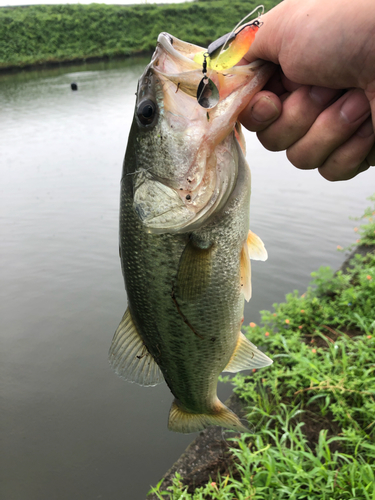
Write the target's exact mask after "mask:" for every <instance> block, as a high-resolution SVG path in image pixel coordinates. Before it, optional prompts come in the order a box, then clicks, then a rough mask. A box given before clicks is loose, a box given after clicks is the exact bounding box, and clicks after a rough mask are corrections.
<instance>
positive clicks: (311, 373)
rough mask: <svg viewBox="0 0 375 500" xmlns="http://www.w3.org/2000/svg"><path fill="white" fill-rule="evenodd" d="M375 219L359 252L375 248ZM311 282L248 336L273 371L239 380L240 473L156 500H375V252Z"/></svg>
mask: <svg viewBox="0 0 375 500" xmlns="http://www.w3.org/2000/svg"><path fill="white" fill-rule="evenodd" d="M371 199H372V201H373V202H375V197H372V198H371ZM374 215H375V206H374V207H372V208H369V209H367V210H366V212H365V214H364V217H365V218H366V222H365V223H364V224H362V225H361V226H360V227H359V228H358V233H359V236H360V238H359V243H363V244H366V245H374V244H375V217H373V216H374ZM312 276H313V280H312V283H311V286H310V287H309V289H308V290H307V292H306V293H304V294H302V295H300V294H299V293H298V292H294V293H291V294H289V295H287V297H286V301H285V302H284V303H282V304H274V311H272V312H270V311H263V312H262V321H261V323H262V325H261V326H258V325H255V324H254V323H251V324H250V325H251V326H249V327H247V328H245V329H244V330H245V333H246V334H247V336H248V337H249V339H250V340H251V341H252V342H254V343H255V344H256V345H258V347H260V348H262V349H263V350H265V351H266V352H267V354H269V355H270V356H271V357H272V358H273V360H274V364H273V365H272V366H271V367H269V368H267V369H263V370H258V371H256V372H254V373H253V374H252V375H251V376H248V375H242V374H237V375H236V376H235V377H234V378H233V379H231V382H232V383H233V384H234V386H235V389H234V390H235V392H236V393H237V394H238V395H239V396H240V397H241V398H242V399H243V400H244V401H245V403H246V404H247V405H248V410H249V415H248V419H249V426H250V429H251V432H249V433H248V434H242V435H241V437H240V438H234V439H232V442H233V446H232V449H231V452H232V454H233V463H234V467H233V474H232V475H227V476H225V477H220V476H219V477H213V478H211V480H210V481H208V483H207V485H205V486H203V487H201V488H197V489H196V490H195V491H194V492H193V493H191V494H190V493H188V492H187V486H184V484H183V478H181V477H179V476H176V478H175V480H174V484H173V486H172V487H170V488H168V490H163V485H162V482H161V483H159V484H158V485H157V486H156V487H155V488H153V489H152V490H151V491H153V492H154V493H156V494H157V496H158V498H160V499H162V498H169V499H171V500H172V499H173V500H177V499H191V500H192V499H194V500H198V499H202V500H203V499H220V500H232V499H239V500H245V499H246V500H250V499H251V500H271V499H272V500H276V499H277V500H284V499H285V500H287V499H288V500H297V499H298V500H300V499H306V500H334V499H335V500H336V499H337V500H346V499H348V500H349V499H352V500H361V499H364V500H375V252H370V253H368V254H367V255H365V256H361V255H358V254H357V255H356V256H355V257H354V259H353V260H352V261H351V268H350V269H348V271H347V273H346V274H343V273H342V272H341V271H340V272H337V273H333V272H332V271H331V270H330V269H329V268H321V269H320V270H319V271H317V272H316V273H312ZM227 380H229V378H227Z"/></svg>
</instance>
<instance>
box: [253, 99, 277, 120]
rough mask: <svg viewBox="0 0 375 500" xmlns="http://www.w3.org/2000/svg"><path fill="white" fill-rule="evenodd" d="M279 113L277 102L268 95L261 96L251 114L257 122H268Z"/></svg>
mask: <svg viewBox="0 0 375 500" xmlns="http://www.w3.org/2000/svg"><path fill="white" fill-rule="evenodd" d="M279 114H280V112H279V110H278V109H277V107H276V106H275V104H274V103H273V102H272V101H271V99H270V98H269V97H266V96H264V97H261V98H260V99H259V101H257V102H256V103H255V104H254V106H253V107H252V110H251V115H252V117H253V118H254V119H255V120H256V121H257V122H268V121H270V120H272V119H274V118H276V117H277V116H279Z"/></svg>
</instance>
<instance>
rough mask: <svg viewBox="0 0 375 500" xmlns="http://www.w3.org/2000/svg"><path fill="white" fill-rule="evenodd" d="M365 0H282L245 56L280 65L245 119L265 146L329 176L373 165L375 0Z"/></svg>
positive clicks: (337, 176) (343, 176)
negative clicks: (374, 35)
mask: <svg viewBox="0 0 375 500" xmlns="http://www.w3.org/2000/svg"><path fill="white" fill-rule="evenodd" d="M359 3H361V5H358V2H357V4H356V5H355V6H354V7H353V5H352V4H350V3H349V2H348V1H347V0H331V2H330V3H329V4H328V5H327V3H324V2H323V1H322V0H305V1H304V2H300V0H284V2H282V3H281V4H279V5H278V6H277V7H275V8H274V9H272V10H271V11H270V12H269V13H267V14H266V15H265V16H264V18H263V19H262V20H263V22H264V25H263V26H262V27H261V29H260V30H259V31H258V33H257V36H256V38H255V41H254V43H253V45H252V46H251V49H250V51H249V53H248V54H247V56H246V59H247V60H249V61H252V60H254V59H256V58H263V59H267V60H271V61H273V62H275V63H278V64H279V65H280V66H281V70H282V71H280V72H279V73H278V74H276V75H275V76H274V77H273V78H272V79H271V81H270V82H269V83H268V85H267V87H265V90H263V91H261V92H259V93H258V94H256V95H255V96H254V97H253V99H252V100H251V101H250V102H249V104H248V106H247V108H246V109H245V110H244V112H243V113H242V114H241V116H240V121H242V123H243V124H244V125H245V127H246V128H248V129H249V130H252V131H256V132H258V137H259V139H260V141H261V142H262V144H263V145H264V146H265V147H266V148H267V149H270V150H272V151H280V150H283V149H286V150H287V156H288V158H289V160H290V161H291V162H292V163H293V164H294V165H295V166H296V167H298V168H306V169H310V168H318V169H319V171H320V173H321V174H322V175H323V177H325V178H327V179H329V180H343V179H350V178H351V177H354V176H355V175H356V174H357V173H359V172H361V171H364V170H366V169H367V168H369V166H370V165H375V148H374V132H373V130H374V129H373V126H374V123H373V122H375V119H374V117H375V43H374V42H373V37H372V36H370V33H372V31H374V28H373V26H372V24H373V23H372V22H371V19H374V16H375V3H374V2H373V1H372V0H359ZM362 4H363V5H362ZM366 6H368V8H367V9H366V8H365V7H366ZM369 9H370V10H372V11H373V13H374V16H373V15H372V14H371V12H369ZM361 11H362V16H358V15H357V14H358V12H361ZM338 13H339V15H338ZM306 19H307V20H308V21H307V22H306ZM368 21H370V22H368ZM332 23H333V24H332ZM331 24H332V27H331V29H329V28H330V25H331ZM348 27H350V29H349V28H348ZM356 28H357V29H356ZM340 30H341V31H340ZM343 33H344V35H343ZM346 35H348V36H346ZM369 38H370V39H371V40H370V42H371V43H370V42H369V40H368V39H369ZM371 44H372V45H374V46H373V47H370V45H371ZM370 49H371V50H370ZM296 82H297V83H296ZM371 110H372V117H371Z"/></svg>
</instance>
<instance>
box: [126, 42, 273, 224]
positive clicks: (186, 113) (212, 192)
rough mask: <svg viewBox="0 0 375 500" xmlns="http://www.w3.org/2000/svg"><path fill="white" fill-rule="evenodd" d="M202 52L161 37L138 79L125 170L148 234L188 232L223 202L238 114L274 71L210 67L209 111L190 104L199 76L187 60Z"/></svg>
mask: <svg viewBox="0 0 375 500" xmlns="http://www.w3.org/2000/svg"><path fill="white" fill-rule="evenodd" d="M202 50H203V51H204V49H202V47H198V46H196V45H192V44H190V43H186V42H183V41H181V40H179V39H177V38H175V37H173V36H171V35H169V34H167V33H161V34H160V35H159V37H158V42H157V47H156V50H155V52H154V55H153V57H152V60H151V62H150V64H149V65H148V66H147V67H146V69H145V71H144V73H143V75H142V76H141V78H140V80H139V82H138V90H137V99H136V106H135V116H134V121H133V131H132V134H133V135H132V140H131V141H130V142H129V146H128V147H132V148H133V156H132V158H133V159H134V158H135V161H134V160H133V165H131V166H129V167H127V173H128V174H129V175H131V176H132V182H133V208H134V210H135V211H136V213H137V214H138V216H139V218H140V220H141V222H142V224H143V226H144V228H145V230H146V231H148V232H152V233H183V232H188V231H192V230H194V229H197V228H199V227H201V226H202V225H203V224H205V223H206V222H207V220H208V219H209V218H210V217H211V216H212V214H213V213H215V212H217V211H218V210H220V209H221V208H222V207H223V206H224V205H225V201H226V200H227V199H228V197H229V195H230V193H231V192H232V190H233V187H234V185H235V181H236V178H237V164H238V154H239V152H238V147H237V145H236V139H235V137H237V138H239V136H240V132H239V125H236V122H237V117H238V115H239V114H240V112H241V111H242V110H243V109H244V108H245V106H246V105H247V103H248V102H249V100H250V98H251V96H252V95H253V94H255V92H257V91H258V90H259V89H261V88H262V87H263V85H264V84H265V83H266V81H267V79H268V78H269V76H270V75H271V74H272V71H273V65H271V64H270V63H266V62H264V61H255V62H254V63H251V64H248V65H245V66H235V67H233V68H230V69H229V70H228V69H226V70H213V69H210V68H209V69H208V72H207V77H208V78H209V79H210V80H211V81H212V82H213V83H214V85H215V87H216V88H217V90H218V94H219V99H218V102H217V104H216V105H214V106H213V107H212V108H209V109H208V108H205V107H203V106H202V105H201V104H199V102H198V100H197V89H198V87H199V84H200V82H201V80H202V78H203V76H204V75H203V73H202V65H201V64H199V63H198V62H196V61H194V57H195V56H197V54H199V53H201V52H202ZM130 143H131V144H130ZM243 147H244V146H243Z"/></svg>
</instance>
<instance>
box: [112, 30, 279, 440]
mask: <svg viewBox="0 0 375 500" xmlns="http://www.w3.org/2000/svg"><path fill="white" fill-rule="evenodd" d="M233 43H235V42H233ZM204 50H205V49H204V48H202V47H199V46H196V45H193V44H190V43H188V42H184V41H182V40H179V39H178V38H176V37H174V36H172V35H170V34H168V33H161V34H160V35H159V37H158V39H157V45H156V49H155V52H154V54H153V56H152V59H151V62H150V64H149V65H148V66H147V67H146V68H145V70H144V72H143V74H142V76H141V77H140V79H139V82H138V88H137V93H136V104H135V113H134V118H133V123H132V126H131V130H130V133H129V138H128V144H127V149H126V153H125V159H124V165H123V173H122V178H121V196H120V198H121V199H120V237H119V247H120V259H121V267H122V272H123V275H124V281H125V288H126V291H127V298H128V307H127V309H126V312H125V314H124V316H123V318H122V320H121V322H120V325H119V327H118V328H117V330H116V332H115V334H114V337H113V341H112V344H111V347H110V351H109V362H110V364H111V366H112V368H113V369H114V371H115V372H116V373H117V374H118V375H119V376H120V377H122V378H124V379H125V380H127V381H130V382H135V383H138V384H140V385H143V386H154V385H156V384H159V383H162V382H163V381H165V382H166V383H167V385H168V387H169V389H170V391H171V392H172V394H173V396H174V401H173V403H172V406H171V409H170V412H169V418H168V428H169V429H170V430H172V431H175V432H182V433H191V432H197V431H200V430H203V429H204V428H206V427H208V426H211V425H217V426H222V427H224V428H227V429H232V430H236V431H246V430H248V428H247V426H246V425H245V424H244V423H242V422H241V420H240V419H239V417H238V416H237V415H236V414H235V413H234V412H232V411H231V410H230V409H229V408H227V407H226V406H225V405H224V404H223V403H222V402H221V401H220V400H219V398H218V396H217V383H218V377H219V375H220V374H221V373H222V372H223V371H226V372H230V373H235V372H237V371H240V370H248V369H254V368H256V369H257V368H260V367H264V366H268V365H270V364H271V363H272V361H271V359H270V358H269V357H268V356H267V355H266V354H264V353H263V352H262V351H261V350H259V349H257V347H256V346H255V345H253V344H252V343H251V342H250V341H249V340H248V339H247V338H246V337H245V336H244V335H243V333H242V332H241V325H242V322H243V310H244V301H245V300H247V301H248V300H250V297H251V264H250V259H258V260H265V259H266V258H267V251H266V249H265V247H264V244H263V242H262V241H261V239H260V238H259V237H258V236H256V235H255V234H254V233H253V232H251V231H250V230H249V203H250V189H251V181H250V170H249V167H248V165H247V163H246V160H245V143H244V138H243V134H242V132H241V127H240V124H239V123H238V121H237V118H238V115H239V114H240V112H241V111H242V110H243V109H244V107H245V106H246V104H247V103H248V102H249V100H250V98H251V96H252V95H253V94H255V93H256V92H257V91H259V90H260V89H261V88H262V87H263V86H264V84H265V83H266V81H267V80H268V78H269V77H270V75H271V74H272V72H273V65H272V64H271V63H267V62H265V61H255V62H253V63H251V64H246V65H242V66H235V67H231V68H228V57H226V58H225V65H224V66H225V67H223V68H220V64H219V63H220V59H218V56H217V54H216V56H215V57H216V59H215V64H216V66H215V68H216V69H215V70H214V69H212V68H208V70H207V75H205V74H204V73H203V75H202V64H201V62H200V56H199V54H202V53H204ZM231 50H232V52H233V47H232V48H231ZM234 52H235V51H234ZM195 56H197V57H196V59H197V60H198V62H197V60H194V58H195ZM237 59H238V57H237ZM202 76H207V77H208V78H209V79H210V80H211V81H212V82H213V83H214V84H215V86H216V87H217V89H218V92H219V102H218V103H217V104H216V105H215V106H214V107H212V108H210V109H207V108H205V107H202V106H201V105H200V104H199V102H198V99H197V88H198V86H199V84H200V82H201V80H202Z"/></svg>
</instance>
